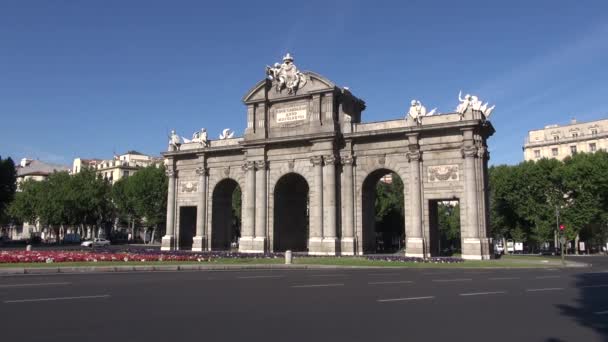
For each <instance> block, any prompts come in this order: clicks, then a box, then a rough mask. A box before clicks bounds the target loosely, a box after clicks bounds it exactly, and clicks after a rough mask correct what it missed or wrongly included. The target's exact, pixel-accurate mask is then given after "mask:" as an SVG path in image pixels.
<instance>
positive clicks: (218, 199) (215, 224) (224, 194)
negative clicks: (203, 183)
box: [211, 178, 241, 250]
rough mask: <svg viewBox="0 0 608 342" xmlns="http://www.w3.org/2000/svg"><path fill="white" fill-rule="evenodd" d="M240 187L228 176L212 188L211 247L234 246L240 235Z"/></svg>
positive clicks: (224, 248)
mask: <svg viewBox="0 0 608 342" xmlns="http://www.w3.org/2000/svg"><path fill="white" fill-rule="evenodd" d="M240 194H241V192H240V187H239V184H238V183H237V182H236V181H235V180H233V179H230V178H226V179H224V180H222V181H220V182H219V183H217V185H216V186H215V188H214V190H213V202H212V217H211V218H212V220H211V249H212V250H229V249H231V248H232V247H236V244H237V242H238V239H239V237H240V236H241V223H240V218H241V213H240V201H241V198H240Z"/></svg>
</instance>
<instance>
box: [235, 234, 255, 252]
mask: <svg viewBox="0 0 608 342" xmlns="http://www.w3.org/2000/svg"><path fill="white" fill-rule="evenodd" d="M239 252H241V253H260V251H259V250H256V249H255V243H254V239H253V236H241V238H240V239H239Z"/></svg>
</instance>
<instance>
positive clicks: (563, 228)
mask: <svg viewBox="0 0 608 342" xmlns="http://www.w3.org/2000/svg"><path fill="white" fill-rule="evenodd" d="M565 229H566V226H564V225H563V224H560V225H559V231H560V232H563V231H564V230H565Z"/></svg>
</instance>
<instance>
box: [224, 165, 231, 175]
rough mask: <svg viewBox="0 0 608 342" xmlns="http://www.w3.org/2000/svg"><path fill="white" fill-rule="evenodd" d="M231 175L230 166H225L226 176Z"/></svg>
mask: <svg viewBox="0 0 608 342" xmlns="http://www.w3.org/2000/svg"><path fill="white" fill-rule="evenodd" d="M229 175H230V166H228V167H225V168H224V176H226V177H228V176H229Z"/></svg>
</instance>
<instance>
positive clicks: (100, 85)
mask: <svg viewBox="0 0 608 342" xmlns="http://www.w3.org/2000/svg"><path fill="white" fill-rule="evenodd" d="M286 52H290V53H292V54H293V55H294V56H295V64H296V65H297V66H298V67H299V68H300V69H303V70H311V71H315V72H317V73H320V74H322V75H324V76H326V77H327V78H329V79H331V80H333V81H334V82H335V83H336V84H338V85H341V86H348V87H349V88H350V89H351V91H352V92H353V93H354V94H355V95H357V96H359V97H360V98H362V99H364V100H365V101H366V103H367V109H366V111H365V112H364V113H363V120H364V121H380V120H388V119H395V118H400V117H402V116H403V115H404V113H405V112H406V111H407V108H408V103H409V101H410V100H411V99H412V98H416V99H420V100H421V101H422V102H423V103H424V104H425V105H426V107H427V108H429V109H430V108H433V107H438V108H439V111H441V112H448V111H452V110H454V108H455V107H456V105H457V103H458V100H457V96H458V91H459V90H461V89H462V90H463V92H467V93H473V94H476V95H478V96H480V98H481V99H483V100H485V101H489V102H490V103H494V104H496V110H495V111H494V113H493V114H492V118H491V120H492V123H493V124H494V127H495V128H496V134H495V135H494V136H493V137H492V138H491V139H490V141H489V145H490V151H491V158H492V159H491V163H492V164H502V163H507V164H514V163H518V162H519V161H521V160H522V158H523V156H522V152H521V146H522V144H523V142H524V139H525V136H526V134H527V131H528V130H530V129H535V128H541V127H543V126H545V125H547V124H552V123H559V124H565V123H567V122H568V121H569V120H570V119H571V118H572V117H576V118H577V119H578V120H579V121H588V120H595V119H600V118H607V117H608V2H607V1H603V0H598V1H582V0H579V1H514V0H511V1H501V2H494V1H482V0H478V1H428V0H427V1H392V2H391V1H366V2H363V1H361V2H355V1H330V0H325V1H297V2H279V1H272V2H263V1H242V2H239V1H221V2H220V1H209V2H203V1H152V0H147V1H134V0H133V1H131V0H130V1H107V0H106V1H59V0H57V1H18V0H16V1H12V0H10V1H9V0H3V1H1V2H0V155H2V157H6V156H11V157H13V158H14V159H19V158H22V157H32V158H38V159H41V160H46V161H49V162H56V163H64V164H71V162H72V159H73V158H74V157H83V158H110V157H111V156H112V153H113V152H114V151H116V152H118V153H120V152H124V151H126V150H130V149H135V150H139V151H141V152H144V153H149V154H155V155H158V154H159V153H160V152H161V151H163V150H165V149H166V143H167V138H166V135H167V133H168V131H169V130H170V129H172V128H174V129H176V130H177V131H178V133H180V134H181V135H183V136H187V137H189V136H191V134H192V132H194V131H195V130H197V129H200V128H201V127H206V128H207V129H208V131H209V132H210V135H211V137H213V138H215V137H216V136H217V135H218V134H219V133H220V131H221V130H222V129H223V128H225V127H230V128H233V129H235V130H236V131H237V134H242V132H243V130H244V128H245V125H246V123H245V117H246V112H245V107H244V105H243V104H242V102H241V98H242V96H243V95H244V94H245V92H247V90H248V89H249V88H250V87H251V86H253V85H254V84H255V83H256V82H258V81H259V80H261V79H262V78H263V77H264V66H265V65H270V64H272V63H274V62H277V61H279V60H280V59H281V57H282V56H283V55H284V54H285V53H286Z"/></svg>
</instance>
